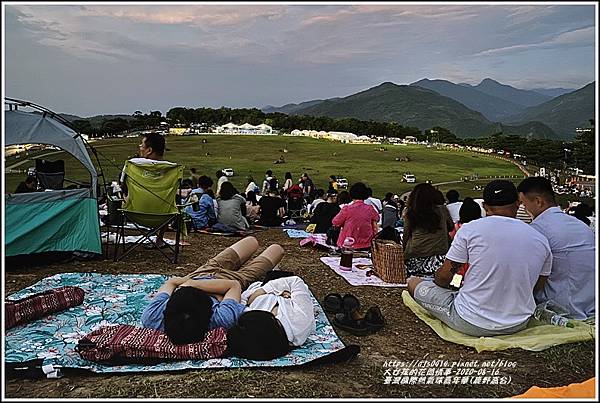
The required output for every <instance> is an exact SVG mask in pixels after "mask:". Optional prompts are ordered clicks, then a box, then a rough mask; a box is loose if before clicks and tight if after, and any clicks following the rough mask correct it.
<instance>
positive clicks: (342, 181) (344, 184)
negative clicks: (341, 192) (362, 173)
mask: <svg viewBox="0 0 600 403" xmlns="http://www.w3.org/2000/svg"><path fill="white" fill-rule="evenodd" d="M337 184H338V188H340V189H348V179H346V178H337Z"/></svg>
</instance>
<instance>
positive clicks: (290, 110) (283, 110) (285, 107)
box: [261, 98, 339, 114]
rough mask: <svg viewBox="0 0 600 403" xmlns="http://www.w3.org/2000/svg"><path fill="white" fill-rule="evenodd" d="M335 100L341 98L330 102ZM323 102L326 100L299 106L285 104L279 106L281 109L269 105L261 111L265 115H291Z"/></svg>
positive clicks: (317, 100) (307, 102)
mask: <svg viewBox="0 0 600 403" xmlns="http://www.w3.org/2000/svg"><path fill="white" fill-rule="evenodd" d="M335 99H339V98H330V100H335ZM323 101H325V100H324V99H315V100H312V101H306V102H302V103H299V104H293V103H291V104H285V105H283V106H279V107H277V106H273V105H267V106H264V107H262V108H261V111H263V112H264V113H274V112H281V113H286V114H291V113H294V112H295V111H297V110H300V109H304V108H308V107H311V106H314V105H317V104H320V103H321V102H323Z"/></svg>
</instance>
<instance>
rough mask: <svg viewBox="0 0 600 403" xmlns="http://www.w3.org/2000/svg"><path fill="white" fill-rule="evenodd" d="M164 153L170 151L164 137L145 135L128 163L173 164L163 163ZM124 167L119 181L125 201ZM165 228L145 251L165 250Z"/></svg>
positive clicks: (156, 134)
mask: <svg viewBox="0 0 600 403" xmlns="http://www.w3.org/2000/svg"><path fill="white" fill-rule="evenodd" d="M165 151H170V150H169V149H168V148H167V147H166V144H165V137H164V136H163V135H162V134H159V133H147V134H144V135H143V136H142V141H141V142H140V144H139V148H138V156H137V157H133V158H130V159H129V161H130V162H133V163H137V164H173V165H176V164H175V163H174V162H170V161H165V160H164V159H163V158H164V154H165ZM125 179H126V174H125V167H123V171H122V172H121V177H120V179H119V181H120V184H121V189H122V190H123V194H124V197H125V199H127V194H128V192H127V183H126V181H125ZM166 229H167V228H166V227H163V228H162V229H161V230H160V231H159V232H158V234H156V246H155V245H154V244H148V245H146V246H145V248H147V249H153V248H155V247H159V248H165V247H167V244H166V243H165V241H164V235H165V231H166Z"/></svg>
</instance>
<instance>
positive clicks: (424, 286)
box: [407, 180, 552, 337]
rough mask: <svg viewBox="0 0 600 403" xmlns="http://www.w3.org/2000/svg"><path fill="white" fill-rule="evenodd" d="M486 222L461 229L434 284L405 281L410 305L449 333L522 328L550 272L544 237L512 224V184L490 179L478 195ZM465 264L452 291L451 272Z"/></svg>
mask: <svg viewBox="0 0 600 403" xmlns="http://www.w3.org/2000/svg"><path fill="white" fill-rule="evenodd" d="M483 198H484V207H485V209H486V212H487V216H486V218H482V219H480V220H475V221H471V222H469V223H467V224H464V225H463V226H462V227H461V228H460V230H459V231H458V232H457V233H456V237H455V238H454V241H453V242H452V245H451V246H450V250H449V251H448V253H447V254H446V258H445V260H444V263H443V264H442V266H441V267H440V268H439V269H438V270H437V271H436V272H435V278H434V281H424V280H423V279H421V278H419V277H410V278H409V279H408V280H407V283H408V292H409V293H410V295H411V296H412V297H413V298H414V299H415V301H416V302H417V303H418V304H419V305H421V306H422V307H423V308H425V309H426V310H427V311H428V312H429V313H430V314H431V315H433V316H435V317H436V318H438V319H439V320H441V321H442V322H444V323H445V324H446V325H448V326H449V327H450V328H452V329H454V330H456V331H458V332H461V333H464V334H467V335H470V336H475V337H487V336H496V335H503V334H512V333H515V332H518V331H520V330H523V329H525V328H526V327H527V324H528V322H529V319H530V318H531V315H532V314H533V312H534V310H535V307H536V303H535V300H534V298H533V294H534V292H535V291H537V290H540V289H543V287H544V283H545V280H546V278H547V276H548V275H549V274H550V269H551V267H552V254H551V252H550V246H549V244H548V241H547V240H546V238H544V236H543V235H541V234H540V233H538V232H537V231H536V230H534V229H533V228H532V227H531V226H529V225H527V224H525V223H523V222H522V221H520V220H517V219H516V218H515V217H516V215H517V209H518V207H519V196H518V194H517V190H516V188H515V185H514V184H513V183H512V182H509V181H506V180H493V181H491V182H490V183H488V184H487V185H486V187H485V188H484V191H483ZM465 263H468V264H469V265H470V267H469V270H468V271H467V272H466V274H465V276H464V283H463V285H462V287H460V288H459V289H458V290H456V289H452V286H451V282H452V280H453V277H454V273H456V271H457V270H459V268H460V267H462V266H463V265H464V264H465Z"/></svg>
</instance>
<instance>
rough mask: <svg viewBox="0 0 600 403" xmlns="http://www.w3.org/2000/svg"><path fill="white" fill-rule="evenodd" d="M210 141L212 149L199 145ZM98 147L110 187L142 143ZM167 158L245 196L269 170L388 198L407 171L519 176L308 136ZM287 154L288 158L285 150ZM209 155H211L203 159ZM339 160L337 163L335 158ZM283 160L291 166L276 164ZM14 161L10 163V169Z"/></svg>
mask: <svg viewBox="0 0 600 403" xmlns="http://www.w3.org/2000/svg"><path fill="white" fill-rule="evenodd" d="M203 138H206V139H207V141H208V142H207V143H206V144H204V143H202V141H201V139H203ZM93 144H94V147H96V149H97V151H98V154H99V156H100V159H101V164H102V167H103V169H104V174H105V176H106V179H107V181H108V182H110V181H111V180H116V179H117V178H118V176H119V173H120V171H121V168H122V165H123V162H124V161H125V160H126V159H127V158H128V157H129V156H131V155H132V154H134V153H136V152H137V149H138V147H137V146H138V144H139V139H137V138H124V139H111V140H101V141H97V142H95V143H93ZM167 145H168V147H169V148H170V149H171V150H172V151H168V152H167V154H166V156H165V157H166V158H167V159H168V160H170V161H177V162H179V163H181V164H183V165H184V166H185V167H186V169H185V173H184V175H185V176H186V177H187V176H189V173H190V172H189V168H191V167H195V168H196V169H197V171H198V172H199V173H200V174H206V175H209V176H211V177H213V178H214V177H215V172H216V170H217V169H223V168H233V169H234V171H235V176H233V177H231V178H230V180H231V182H232V183H233V184H234V185H235V186H236V187H237V188H238V189H241V190H243V189H245V187H246V183H247V182H246V176H247V175H252V176H253V177H254V179H255V180H256V181H257V182H259V184H261V183H262V180H263V178H264V173H265V171H266V170H267V169H272V170H273V172H274V174H275V175H276V176H277V178H279V180H280V181H282V182H283V178H284V175H285V172H287V171H289V172H291V173H292V176H293V178H294V180H297V179H298V178H299V176H300V175H301V174H302V172H308V173H309V175H311V176H312V178H313V180H314V181H315V184H316V185H317V186H318V187H324V188H326V187H327V178H328V176H329V175H331V174H334V175H343V176H345V177H346V178H347V179H348V182H349V183H350V184H352V183H354V182H357V181H364V182H366V183H368V184H369V185H370V186H371V187H372V188H373V191H374V193H375V195H376V196H377V197H381V198H382V197H383V196H384V195H385V193H386V192H395V193H398V194H401V193H404V192H406V191H409V190H410V189H412V187H413V186H414V185H413V184H406V183H402V182H401V181H400V179H401V177H402V174H403V173H404V172H405V171H410V172H412V173H413V174H415V176H416V178H417V183H419V182H424V181H426V180H428V179H429V180H432V181H434V182H435V183H437V182H446V181H453V180H459V179H460V178H461V177H462V176H469V175H471V174H473V173H478V174H479V175H480V176H483V175H521V172H520V171H519V170H518V169H517V168H516V167H515V166H514V165H512V164H510V163H508V162H505V161H502V160H499V159H496V158H492V157H488V156H484V155H475V154H472V153H468V152H457V151H447V150H437V149H435V148H426V147H423V146H400V145H397V146H392V145H388V146H386V147H387V151H379V148H380V147H381V146H380V145H375V144H341V143H338V142H330V141H326V140H316V139H311V138H304V137H284V136H264V137H259V136H216V135H210V136H186V137H168V138H167ZM284 148H285V149H287V150H288V152H287V153H283V152H282V151H280V150H283V149H284ZM207 152H208V153H210V156H206V153H207ZM333 153H336V156H335V157H334V156H333V155H332V154H333ZM280 155H284V157H285V160H286V163H285V164H281V165H275V164H273V161H274V160H276V159H278V158H279V156H280ZM406 156H407V157H409V159H410V161H409V162H398V161H396V160H395V158H396V157H406ZM48 158H49V159H58V158H64V159H65V164H66V172H67V178H69V179H73V180H88V181H89V178H87V174H86V171H85V170H84V168H83V167H82V166H81V165H80V164H79V163H78V162H77V161H75V160H74V159H73V158H71V157H65V155H64V154H61V153H57V154H53V155H52V156H48ZM15 161H17V160H15V159H11V160H10V161H9V160H7V162H6V164H7V165H8V166H10V165H12V164H14V163H15ZM30 166H34V163H33V161H29V162H27V163H25V164H23V165H20V166H19V167H18V169H22V170H26V169H27V168H28V167H30ZM23 177H24V174H23V173H14V174H7V175H6V177H5V180H6V189H7V190H9V191H12V190H13V189H14V188H15V187H16V186H17V184H18V183H19V181H21V180H22V179H23Z"/></svg>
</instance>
